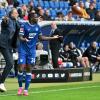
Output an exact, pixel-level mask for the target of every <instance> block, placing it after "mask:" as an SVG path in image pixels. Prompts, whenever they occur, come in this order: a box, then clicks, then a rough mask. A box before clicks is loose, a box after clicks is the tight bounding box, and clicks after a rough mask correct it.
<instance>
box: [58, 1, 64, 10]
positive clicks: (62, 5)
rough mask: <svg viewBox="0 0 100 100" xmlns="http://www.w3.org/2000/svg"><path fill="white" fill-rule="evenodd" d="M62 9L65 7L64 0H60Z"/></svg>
mask: <svg viewBox="0 0 100 100" xmlns="http://www.w3.org/2000/svg"><path fill="white" fill-rule="evenodd" d="M59 3H60V9H63V8H64V2H63V1H60V2H59Z"/></svg>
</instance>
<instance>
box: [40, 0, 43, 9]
mask: <svg viewBox="0 0 100 100" xmlns="http://www.w3.org/2000/svg"><path fill="white" fill-rule="evenodd" d="M39 5H40V6H41V7H42V8H44V2H43V1H42V0H41V1H40V2H39Z"/></svg>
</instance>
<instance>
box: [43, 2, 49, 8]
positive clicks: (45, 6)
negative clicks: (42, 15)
mask: <svg viewBox="0 0 100 100" xmlns="http://www.w3.org/2000/svg"><path fill="white" fill-rule="evenodd" d="M44 8H45V9H48V8H50V5H49V2H48V1H44Z"/></svg>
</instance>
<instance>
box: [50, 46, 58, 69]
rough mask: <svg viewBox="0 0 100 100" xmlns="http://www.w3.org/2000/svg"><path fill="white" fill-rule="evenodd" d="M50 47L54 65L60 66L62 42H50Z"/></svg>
mask: <svg viewBox="0 0 100 100" xmlns="http://www.w3.org/2000/svg"><path fill="white" fill-rule="evenodd" d="M50 49H51V55H52V63H53V67H54V68H59V64H58V57H59V49H60V44H56V45H54V44H50Z"/></svg>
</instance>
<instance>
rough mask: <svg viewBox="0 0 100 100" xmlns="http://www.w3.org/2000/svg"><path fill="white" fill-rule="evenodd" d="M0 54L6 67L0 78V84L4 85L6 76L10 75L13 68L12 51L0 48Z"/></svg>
mask: <svg viewBox="0 0 100 100" xmlns="http://www.w3.org/2000/svg"><path fill="white" fill-rule="evenodd" d="M0 52H1V54H2V55H3V57H4V59H5V61H6V66H5V68H4V70H3V72H2V74H1V76H0V83H4V82H5V79H6V78H7V76H8V74H9V73H10V71H11V69H12V67H13V57H12V50H11V48H2V47H0Z"/></svg>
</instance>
